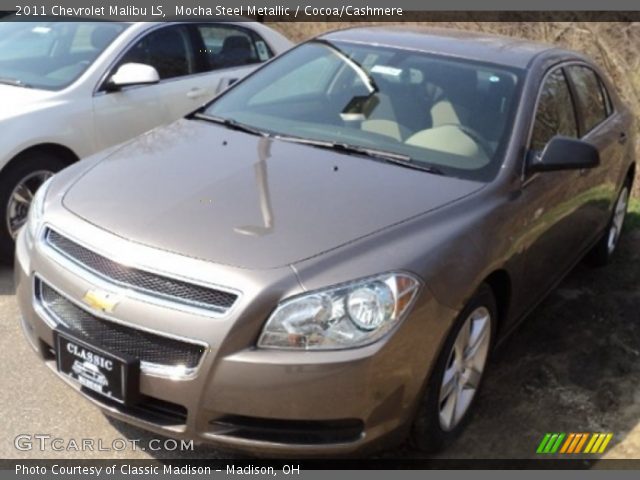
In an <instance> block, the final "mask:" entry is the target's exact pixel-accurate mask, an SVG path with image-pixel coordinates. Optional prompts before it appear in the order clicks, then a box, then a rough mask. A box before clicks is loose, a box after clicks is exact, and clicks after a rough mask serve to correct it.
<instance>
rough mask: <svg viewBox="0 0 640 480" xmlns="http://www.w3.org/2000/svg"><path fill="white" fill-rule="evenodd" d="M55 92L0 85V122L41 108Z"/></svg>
mask: <svg viewBox="0 0 640 480" xmlns="http://www.w3.org/2000/svg"><path fill="white" fill-rule="evenodd" d="M54 93H55V92H50V91H47V90H38V89H33V88H23V87H14V86H12V85H3V84H0V105H2V108H0V120H2V119H5V118H11V117H14V116H17V115H21V114H23V113H27V112H30V111H32V110H34V109H36V108H40V107H41V106H43V102H46V101H48V100H49V99H51V97H53V95H54Z"/></svg>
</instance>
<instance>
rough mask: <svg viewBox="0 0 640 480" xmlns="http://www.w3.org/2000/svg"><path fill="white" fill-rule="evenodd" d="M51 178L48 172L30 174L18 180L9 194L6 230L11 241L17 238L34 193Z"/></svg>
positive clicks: (40, 171)
mask: <svg viewBox="0 0 640 480" xmlns="http://www.w3.org/2000/svg"><path fill="white" fill-rule="evenodd" d="M52 176H53V172H51V171H49V170H38V171H35V172H31V173H29V174H28V175H27V176H25V177H24V178H23V179H22V180H20V181H19V182H18V183H17V184H16V186H15V188H14V189H13V191H12V192H11V195H10V196H9V202H8V203H7V213H6V222H7V230H8V231H9V234H10V235H11V237H12V238H13V239H15V238H16V237H17V236H18V232H19V231H20V228H22V227H23V226H24V224H25V223H26V221H27V215H28V213H29V207H30V206H31V201H32V200H33V196H34V195H35V193H36V191H37V190H38V189H39V188H40V187H41V186H42V184H43V183H44V182H46V181H47V180H48V179H49V178H51V177H52Z"/></svg>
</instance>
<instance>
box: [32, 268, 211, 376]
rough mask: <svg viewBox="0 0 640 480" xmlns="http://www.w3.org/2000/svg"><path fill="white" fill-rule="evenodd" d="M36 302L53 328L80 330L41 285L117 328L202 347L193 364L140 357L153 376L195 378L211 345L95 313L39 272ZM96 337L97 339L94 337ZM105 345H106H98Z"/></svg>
mask: <svg viewBox="0 0 640 480" xmlns="http://www.w3.org/2000/svg"><path fill="white" fill-rule="evenodd" d="M33 282H34V283H33V306H34V309H35V311H36V313H37V314H38V315H39V316H40V317H41V318H42V319H43V320H44V321H45V322H46V323H47V324H48V325H49V326H50V327H51V328H56V327H57V326H58V325H63V326H65V327H67V328H69V329H70V330H72V331H73V332H75V333H78V330H77V328H74V326H73V325H70V324H69V323H68V322H66V321H65V320H64V319H62V318H61V317H60V316H59V315H58V314H57V313H56V312H55V311H54V309H53V308H52V307H51V305H49V304H48V302H47V301H45V300H44V298H43V292H42V287H43V286H45V287H46V288H48V289H50V290H51V291H53V292H55V294H56V295H58V296H59V297H61V299H63V300H64V301H65V302H66V303H68V304H69V305H70V306H71V307H73V308H74V309H76V310H78V311H81V312H82V313H83V314H84V315H88V316H90V317H91V318H93V319H95V320H96V322H101V323H103V324H104V323H107V324H113V326H114V327H116V328H125V329H129V330H131V331H134V332H137V333H138V334H143V335H153V336H155V337H158V338H160V339H163V340H166V341H170V342H175V343H178V342H179V343H182V344H184V345H185V346H188V347H190V348H197V349H199V350H200V353H199V354H198V355H199V359H198V361H197V363H196V364H195V365H193V366H190V367H185V366H176V365H170V364H163V363H157V362H150V361H145V360H142V359H141V361H140V369H141V371H142V372H143V373H145V374H148V375H153V376H158V377H166V378H170V379H175V380H186V379H190V378H193V377H194V376H195V375H196V374H197V371H198V369H199V368H200V366H201V365H202V363H203V361H204V358H205V357H206V354H207V352H208V351H209V350H210V349H209V345H208V344H206V343H205V342H201V341H197V340H193V339H189V338H184V337H179V336H176V335H172V334H169V333H166V332H160V331H157V330H152V329H149V328H145V327H142V326H140V325H132V324H130V323H127V322H123V321H121V320H118V319H115V318H113V317H111V316H108V315H106V314H104V313H96V312H94V311H90V310H89V309H87V308H86V306H84V305H81V304H80V303H79V302H77V301H76V300H74V299H72V298H71V297H69V296H68V295H66V294H64V293H62V292H61V291H60V290H58V289H57V288H55V287H53V286H52V285H51V283H50V282H48V281H46V280H43V279H42V278H41V277H40V276H39V275H35V276H34V277H33ZM81 338H85V340H88V341H89V343H91V340H92V339H91V338H88V337H86V336H83V337H81ZM94 341H95V339H94ZM99 346H102V347H104V345H99ZM119 353H126V352H121V351H120V352H119Z"/></svg>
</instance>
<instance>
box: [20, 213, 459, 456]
mask: <svg viewBox="0 0 640 480" xmlns="http://www.w3.org/2000/svg"><path fill="white" fill-rule="evenodd" d="M58 227H60V228H62V230H63V231H67V232H70V231H73V232H76V233H75V235H76V238H91V239H92V242H95V245H108V246H109V248H110V249H112V250H113V251H114V252H123V251H128V250H129V251H131V258H136V259H138V260H139V259H143V261H144V262H145V263H146V264H147V265H151V264H153V265H157V264H161V265H170V266H171V267H172V268H173V267H175V268H177V269H182V270H185V271H184V272H181V274H184V276H185V277H187V276H188V275H192V276H193V277H194V278H196V275H199V276H200V277H206V278H198V280H202V281H215V280H219V279H221V278H224V279H225V281H227V282H229V283H231V284H232V285H233V287H234V288H238V289H239V290H240V291H242V296H241V299H240V300H239V301H238V303H237V304H236V305H234V307H233V309H232V310H231V311H230V312H228V313H227V314H226V315H224V316H222V317H217V318H214V317H207V316H205V315H202V314H200V313H198V312H194V311H190V310H188V309H186V310H182V309H179V308H170V306H168V305H159V304H153V303H149V302H146V301H144V299H143V298H138V297H137V296H128V295H126V294H125V296H124V298H123V299H122V301H121V302H120V303H119V304H118V306H117V308H116V310H114V312H113V313H112V314H111V315H112V316H113V317H117V320H118V321H121V322H125V323H126V324H128V325H130V326H134V327H140V328H141V329H150V330H154V331H161V332H162V333H163V334H167V335H172V336H175V337H179V338H188V339H191V340H193V341H197V342H199V343H201V344H203V345H206V346H207V348H206V352H205V354H204V356H203V358H202V360H201V362H200V364H199V366H198V368H197V370H196V371H195V372H193V373H192V374H190V375H188V376H185V377H179V378H176V377H171V376H170V375H162V374H157V373H154V372H144V371H143V372H142V374H141V377H140V393H141V394H142V397H141V401H140V403H139V404H138V405H135V406H133V407H126V406H123V405H120V404H117V403H116V402H112V401H110V400H108V399H105V398H103V397H100V396H99V395H97V394H94V393H91V392H89V391H86V390H84V389H81V388H80V387H79V386H78V385H76V384H74V383H71V382H69V381H68V380H67V379H66V377H62V376H60V378H63V379H64V380H65V381H67V383H69V385H70V386H72V387H73V388H74V389H76V390H77V391H79V392H81V393H82V394H83V395H84V396H85V397H86V398H87V399H89V400H90V401H92V402H93V403H95V404H96V405H98V406H99V407H100V408H101V409H102V410H103V411H104V412H105V413H107V414H109V415H111V416H113V417H116V418H118V419H120V420H123V421H125V422H128V423H131V424H134V425H136V426H138V427H141V428H144V429H147V430H151V431H154V432H157V433H159V434H162V435H165V436H171V437H175V438H184V439H193V440H194V441H196V442H207V443H212V444H215V445H218V446H220V447H222V448H225V449H233V450H244V451H247V452H251V453H252V454H259V455H283V456H284V455H298V456H315V455H344V454H354V453H360V452H362V451H364V450H368V449H370V448H377V446H379V445H380V444H381V443H383V442H386V441H388V440H391V439H392V437H395V436H398V437H400V436H402V435H403V434H404V433H405V430H406V429H407V428H408V427H409V425H410V420H411V418H412V414H413V412H414V410H415V407H416V404H417V400H418V399H419V398H421V393H422V389H423V386H424V385H425V384H426V379H427V377H428V374H429V372H430V370H431V366H432V365H433V364H434V362H435V358H436V355H437V352H438V351H439V348H440V345H441V343H442V341H443V339H444V337H445V335H446V332H447V331H448V328H449V326H450V324H451V322H452V321H453V318H454V316H455V315H454V312H452V311H450V310H448V309H445V308H444V307H442V306H440V305H439V304H437V302H435V301H433V300H432V299H431V298H430V297H429V295H428V294H424V295H422V298H421V299H419V301H418V303H417V304H416V306H415V308H414V310H413V311H412V313H411V315H410V316H409V318H407V319H405V321H404V322H403V323H402V324H401V325H400V326H399V328H398V329H397V330H396V331H395V332H394V333H393V334H392V335H391V336H389V337H388V338H386V339H385V340H383V341H381V342H378V343H376V344H374V345H371V346H367V347H364V348H358V349H353V350H346V351H336V352H291V351H274V350H260V349H256V348H255V346H254V345H255V340H256V338H257V336H258V334H259V332H260V328H261V327H262V325H263V323H264V321H265V319H266V318H267V316H268V314H269V313H270V312H271V311H272V309H273V308H274V307H275V305H276V304H277V302H278V301H279V300H280V299H282V298H284V297H286V296H289V295H292V294H295V293H299V288H300V287H299V285H298V284H297V282H296V281H295V279H294V277H293V276H292V275H291V272H290V271H288V269H283V270H270V271H267V272H247V271H242V270H236V269H233V268H231V267H221V266H211V265H206V264H202V263H201V262H199V261H198V260H194V259H186V258H184V257H177V256H175V255H174V254H170V253H167V252H157V251H151V250H150V249H148V248H146V247H141V246H139V245H131V244H130V243H129V242H127V241H125V240H123V239H121V238H119V237H116V236H113V235H111V234H108V233H107V232H104V231H102V230H99V229H97V228H95V227H93V226H91V225H88V224H86V223H84V222H80V221H79V220H78V219H75V218H70V219H69V218H67V219H65V220H64V222H60V224H57V225H56V228H58ZM151 262H154V263H151ZM202 272H204V273H205V274H204V275H202ZM36 276H37V277H39V278H41V279H44V280H45V281H46V282H47V283H48V284H49V285H51V286H53V287H55V289H56V290H58V291H59V292H61V293H63V294H64V295H65V296H67V297H68V298H69V299H73V300H75V301H76V302H77V304H81V302H82V299H83V297H84V295H85V294H86V292H87V291H89V290H91V289H95V288H96V286H97V287H99V288H110V289H113V285H108V284H107V285H105V284H104V281H103V279H99V278H96V277H94V276H92V274H91V273H90V272H86V271H83V270H81V269H75V268H69V265H65V264H64V263H61V262H59V261H57V259H56V257H55V255H52V254H51V252H50V251H48V247H47V246H46V245H45V244H44V243H43V242H41V241H36V242H32V241H31V240H30V239H29V238H27V235H26V234H25V233H24V232H23V233H22V234H21V235H20V236H19V238H18V241H17V250H16V265H15V277H16V295H17V299H18V303H19V307H20V310H21V313H22V326H23V330H24V332H25V336H26V338H27V339H28V340H29V342H30V344H31V345H32V347H33V348H34V350H36V351H37V352H38V354H39V355H40V357H41V358H42V360H43V361H44V362H45V363H46V365H47V366H49V367H50V368H51V369H52V370H53V371H54V372H55V371H56V362H55V355H56V354H55V351H54V349H53V327H54V325H52V321H51V319H50V318H46V312H43V310H42V309H41V308H39V307H38V305H37V298H36V296H35V294H34V284H35V278H36ZM85 308H86V309H87V311H90V312H91V313H92V314H94V315H96V316H101V315H102V314H101V312H96V311H92V307H89V306H88V305H87V306H85ZM56 373H57V372H56Z"/></svg>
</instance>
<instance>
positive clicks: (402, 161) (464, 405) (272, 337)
mask: <svg viewBox="0 0 640 480" xmlns="http://www.w3.org/2000/svg"><path fill="white" fill-rule="evenodd" d="M632 122H633V119H632V117H631V115H630V113H629V111H628V110H627V109H626V108H625V106H624V105H623V104H622V103H621V101H620V100H619V98H618V96H617V95H616V93H615V90H614V88H613V86H612V85H611V83H610V82H609V81H608V80H607V79H606V78H605V76H604V75H603V74H602V73H601V71H600V70H599V69H598V68H597V67H596V66H595V65H594V64H593V63H591V62H590V61H589V60H588V59H587V58H585V57H583V56H581V55H578V54H576V53H572V52H569V51H565V50H560V49H556V48H553V47H549V46H544V45H537V44H531V43H526V42H523V41H519V40H515V39H509V38H501V37H486V36H483V35H479V34H470V33H460V32H451V31H439V30H435V31H434V30H416V29H402V28H357V29H350V30H343V31H339V32H334V33H329V34H326V35H323V36H320V37H318V38H316V39H313V40H311V41H308V42H306V43H304V44H302V45H300V46H298V47H296V48H294V49H293V50H291V51H290V52H288V53H286V54H284V55H282V56H281V57H279V58H277V59H275V60H273V61H271V62H270V63H268V64H266V65H265V66H264V67H262V68H261V69H259V70H258V71H257V72H256V73H254V74H252V75H250V76H249V77H247V78H246V79H244V80H242V81H240V82H238V84H237V85H235V86H233V87H232V88H231V89H229V90H228V91H227V92H226V93H224V94H222V95H221V96H219V97H218V98H217V99H215V100H214V101H213V102H211V103H210V104H208V105H206V106H205V107H203V108H202V109H200V110H198V111H197V112H195V113H193V114H191V115H189V116H188V117H187V118H185V119H182V120H180V121H178V122H176V123H173V124H171V125H169V126H167V127H162V128H159V129H156V130H153V131H151V132H150V133H147V134H145V135H143V136H142V137H140V138H138V139H136V140H133V141H131V142H129V143H128V144H125V145H123V146H120V147H118V148H116V149H112V150H111V151H109V152H104V153H101V154H98V155H95V156H93V157H89V158H87V159H85V160H84V161H82V162H80V163H78V164H76V165H73V166H71V167H69V168H67V169H65V170H64V171H62V172H61V173H59V174H58V175H56V176H55V177H53V178H52V179H51V180H50V181H48V182H47V184H45V186H44V187H42V188H41V189H40V190H39V191H38V194H37V196H36V199H35V200H34V201H33V204H32V207H31V210H30V213H29V219H28V223H27V226H26V227H25V228H24V229H23V230H22V231H21V233H20V235H19V238H18V242H17V250H16V268H15V272H16V273H15V275H16V279H17V281H16V285H17V297H18V300H19V304H20V308H21V311H22V322H23V323H22V325H23V329H24V332H25V336H26V338H27V339H28V340H29V342H30V343H31V345H32V346H33V348H34V349H35V350H36V351H37V352H38V353H39V355H40V356H41V358H42V360H43V361H44V362H45V363H46V364H47V365H48V366H50V367H51V369H53V370H54V371H56V372H57V374H58V375H59V377H61V378H62V379H64V380H65V381H67V382H68V383H69V384H70V385H71V386H73V387H74V388H75V389H77V390H78V391H80V392H81V393H82V394H83V395H84V396H85V397H86V398H88V399H90V400H91V401H92V402H94V403H95V404H97V405H98V406H100V407H101V408H102V409H103V410H104V411H105V412H106V413H107V414H109V415H112V416H114V417H117V418H119V419H121V420H124V421H126V422H130V423H132V424H135V425H138V426H140V427H142V428H146V429H149V430H153V431H155V432H159V433H161V434H164V435H169V436H174V437H184V438H192V439H196V440H199V441H205V442H212V443H215V444H218V445H221V446H224V447H228V448H234V449H241V450H245V451H250V452H259V453H261V454H264V455H300V456H305V455H337V454H353V453H362V452H364V451H368V450H369V449H374V448H379V447H380V446H381V445H383V444H387V442H391V441H392V440H396V441H397V440H399V439H401V438H404V437H405V436H406V435H409V436H410V438H411V439H412V441H413V442H414V444H415V445H417V446H418V447H420V448H422V449H425V450H435V449H438V448H442V447H443V446H445V445H446V444H447V443H448V442H450V441H451V440H452V439H453V438H454V437H455V436H456V434H458V433H459V432H460V431H461V429H462V428H463V427H464V425H465V423H466V422H467V421H468V419H469V414H470V412H471V411H472V407H473V403H474V400H475V399H476V398H477V396H478V395H477V392H478V390H479V388H480V386H481V383H482V379H483V376H484V373H485V367H486V364H487V359H488V357H489V354H490V351H491V348H492V347H493V345H494V344H495V343H496V341H497V340H500V339H502V338H504V337H505V335H506V334H507V333H509V332H510V331H511V330H513V328H514V327H515V325H517V323H518V321H519V320H521V319H522V318H523V317H524V316H525V315H526V314H527V313H528V312H529V311H530V310H531V309H532V308H533V307H534V306H535V305H536V304H537V303H538V302H539V301H540V300H541V299H542V298H543V297H544V296H545V294H547V293H548V292H549V291H550V290H551V289H552V288H553V287H554V286H555V285H556V284H557V282H558V281H559V280H560V279H561V278H562V277H563V276H564V275H565V274H566V273H567V272H568V271H569V270H570V269H571V268H572V267H573V266H574V265H575V264H576V263H577V262H578V261H579V260H580V259H581V258H582V257H584V256H585V255H586V256H588V258H589V259H590V260H591V261H592V262H593V263H599V264H603V263H605V262H606V261H607V260H608V258H609V257H610V256H611V255H612V254H613V253H614V251H615V249H616V245H617V243H618V239H619V237H620V232H621V229H622V223H623V221H624V217H625V212H626V206H627V203H628V198H629V192H630V190H631V184H632V180H633V175H634V168H635V162H634V157H633V143H634V138H633V124H632Z"/></svg>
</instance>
